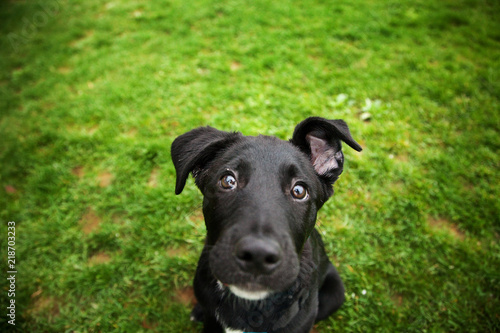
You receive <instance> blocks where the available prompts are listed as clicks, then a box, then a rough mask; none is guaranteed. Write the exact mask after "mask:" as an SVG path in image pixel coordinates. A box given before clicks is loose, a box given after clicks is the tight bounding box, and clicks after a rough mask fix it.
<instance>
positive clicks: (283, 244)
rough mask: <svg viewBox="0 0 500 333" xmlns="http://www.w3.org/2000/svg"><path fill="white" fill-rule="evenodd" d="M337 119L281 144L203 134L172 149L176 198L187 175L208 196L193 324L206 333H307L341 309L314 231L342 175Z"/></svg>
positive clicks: (337, 284) (314, 124) (300, 130)
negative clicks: (205, 229) (317, 216)
mask: <svg viewBox="0 0 500 333" xmlns="http://www.w3.org/2000/svg"><path fill="white" fill-rule="evenodd" d="M341 141H344V142H345V143H346V144H348V145H349V146H350V147H352V148H353V149H355V150H357V151H361V147H360V146H359V144H357V143H356V141H354V139H353V138H352V137H351V134H350V133H349V129H348V127H347V124H346V123H345V122H344V121H342V120H326V119H323V118H318V117H312V118H308V119H306V120H304V121H302V122H301V123H300V124H298V125H297V127H296V128H295V131H294V133H293V138H292V139H291V140H290V141H289V142H287V141H282V140H279V139H277V138H274V137H268V136H257V137H250V136H243V135H242V134H241V133H229V132H222V131H219V130H217V129H214V128H211V127H200V128H197V129H194V130H192V131H190V132H188V133H185V134H183V135H181V136H179V137H178V138H177V139H176V140H175V141H174V142H173V144H172V150H171V153H172V159H173V162H174V165H175V169H176V172H177V183H176V186H175V193H176V194H179V193H181V192H182V189H183V188H184V185H185V184H186V179H187V177H188V175H189V173H190V172H192V173H193V176H194V178H195V182H196V185H197V186H198V187H199V188H200V190H201V192H202V193H203V195H204V200H203V214H204V216H205V224H206V228H207V239H206V243H205V247H204V249H203V252H202V254H201V257H200V260H199V263H198V268H197V270H196V276H195V278H194V291H195V295H196V298H197V300H198V304H197V305H196V306H195V308H194V309H193V312H192V319H196V320H200V321H203V322H204V332H207V333H215V332H224V331H225V332H226V333H229V332H268V333H270V332H286V333H291V332H309V331H310V329H311V328H312V326H313V324H314V323H315V322H317V321H319V320H322V319H324V318H326V317H328V316H329V315H330V314H332V313H333V312H334V311H336V310H337V309H338V308H339V307H340V306H341V305H342V303H343V302H344V286H343V284H342V280H341V279H340V276H339V274H338V273H337V270H336V269H335V267H334V266H333V265H332V263H331V262H330V261H329V259H328V257H327V256H326V254H325V251H324V246H323V242H322V240H321V236H320V234H319V233H318V232H317V231H316V229H315V228H314V226H315V223H316V214H317V212H318V210H319V209H320V208H321V206H323V204H324V203H325V202H326V200H328V198H329V197H330V196H331V195H332V194H333V188H332V184H333V183H334V182H335V181H336V180H337V178H338V177H339V175H340V174H341V173H342V169H343V163H344V155H343V154H342V150H341Z"/></svg>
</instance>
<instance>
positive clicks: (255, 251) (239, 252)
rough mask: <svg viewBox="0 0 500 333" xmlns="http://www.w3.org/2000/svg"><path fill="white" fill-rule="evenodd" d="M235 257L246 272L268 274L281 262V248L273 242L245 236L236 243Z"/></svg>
mask: <svg viewBox="0 0 500 333" xmlns="http://www.w3.org/2000/svg"><path fill="white" fill-rule="evenodd" d="M235 257H236V261H237V262H238V265H239V266H240V267H241V269H242V270H244V271H246V272H249V273H252V274H270V273H272V272H273V271H274V270H275V269H276V267H278V266H279V264H280V262H281V248H280V246H279V244H278V243H277V242H276V241H274V240H271V239H262V238H257V237H254V236H245V237H243V238H242V239H240V240H239V241H238V243H236V246H235Z"/></svg>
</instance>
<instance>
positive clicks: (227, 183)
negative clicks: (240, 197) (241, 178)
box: [219, 175, 238, 190]
mask: <svg viewBox="0 0 500 333" xmlns="http://www.w3.org/2000/svg"><path fill="white" fill-rule="evenodd" d="M219 184H220V186H221V187H222V188H223V189H225V190H234V189H235V188H236V186H237V184H238V183H237V182H236V178H234V176H232V175H225V176H222V178H221V179H220V181H219Z"/></svg>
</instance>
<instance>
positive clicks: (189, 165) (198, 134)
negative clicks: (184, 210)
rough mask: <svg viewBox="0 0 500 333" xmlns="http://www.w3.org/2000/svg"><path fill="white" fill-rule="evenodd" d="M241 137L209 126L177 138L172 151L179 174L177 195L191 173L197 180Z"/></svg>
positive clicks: (176, 170) (176, 188) (238, 134)
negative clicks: (219, 155) (210, 164)
mask: <svg viewBox="0 0 500 333" xmlns="http://www.w3.org/2000/svg"><path fill="white" fill-rule="evenodd" d="M241 137H242V135H241V133H229V132H223V131H219V130H217V129H215V128H212V127H209V126H207V127H199V128H196V129H194V130H191V131H189V132H187V133H185V134H182V135H181V136H179V137H177V138H176V139H175V140H174V142H173V143H172V148H171V150H170V153H171V155H172V161H173V162H174V166H175V172H176V174H177V180H176V184H175V194H180V193H181V192H182V190H183V189H184V185H186V180H187V177H188V176H189V173H190V172H193V176H194V177H195V178H196V177H197V176H198V174H199V173H200V171H202V170H203V168H204V167H205V166H206V165H207V163H208V162H210V161H211V160H212V159H213V158H214V157H215V155H216V154H217V153H218V152H219V151H221V150H223V149H225V148H227V147H228V146H230V145H231V144H233V143H235V142H236V141H237V140H239V139H240V138H241Z"/></svg>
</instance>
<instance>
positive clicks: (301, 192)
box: [292, 184, 309, 200]
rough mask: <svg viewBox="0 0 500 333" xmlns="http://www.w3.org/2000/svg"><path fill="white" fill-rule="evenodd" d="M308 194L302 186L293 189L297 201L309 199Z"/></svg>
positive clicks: (293, 195)
mask: <svg viewBox="0 0 500 333" xmlns="http://www.w3.org/2000/svg"><path fill="white" fill-rule="evenodd" d="M308 194H309V193H308V192H307V189H306V188H305V187H304V186H302V185H299V184H297V185H295V186H294V187H293V188H292V197H294V198H295V199H297V200H305V199H307V197H308V196H309V195H308Z"/></svg>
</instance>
